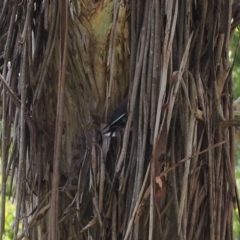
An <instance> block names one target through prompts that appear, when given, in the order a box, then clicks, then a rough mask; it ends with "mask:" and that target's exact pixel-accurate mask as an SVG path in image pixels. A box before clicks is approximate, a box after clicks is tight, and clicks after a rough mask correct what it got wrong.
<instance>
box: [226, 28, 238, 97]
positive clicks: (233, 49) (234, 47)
mask: <svg viewBox="0 0 240 240" xmlns="http://www.w3.org/2000/svg"><path fill="white" fill-rule="evenodd" d="M239 36H240V30H239V29H236V30H235V31H234V34H233V37H232V42H231V45H230V51H229V57H230V61H232V62H233V61H234V68H233V71H232V77H233V81H234V92H233V98H234V99H236V98H238V97H239V96H240V48H239ZM234 58H235V59H234Z"/></svg>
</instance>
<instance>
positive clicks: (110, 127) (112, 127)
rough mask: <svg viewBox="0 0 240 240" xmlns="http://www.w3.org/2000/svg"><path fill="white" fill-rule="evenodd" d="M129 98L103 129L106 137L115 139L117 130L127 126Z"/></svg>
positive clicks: (125, 99) (122, 103) (124, 100)
mask: <svg viewBox="0 0 240 240" xmlns="http://www.w3.org/2000/svg"><path fill="white" fill-rule="evenodd" d="M127 103H128V98H127V97H125V98H124V99H123V101H122V102H121V104H120V105H119V106H118V108H117V109H116V110H115V111H114V113H113V115H112V117H111V119H110V121H109V123H108V124H107V126H106V127H104V129H103V134H104V135H105V136H110V137H115V136H116V130H117V129H119V128H121V127H124V126H125V125H126V118H127Z"/></svg>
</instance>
